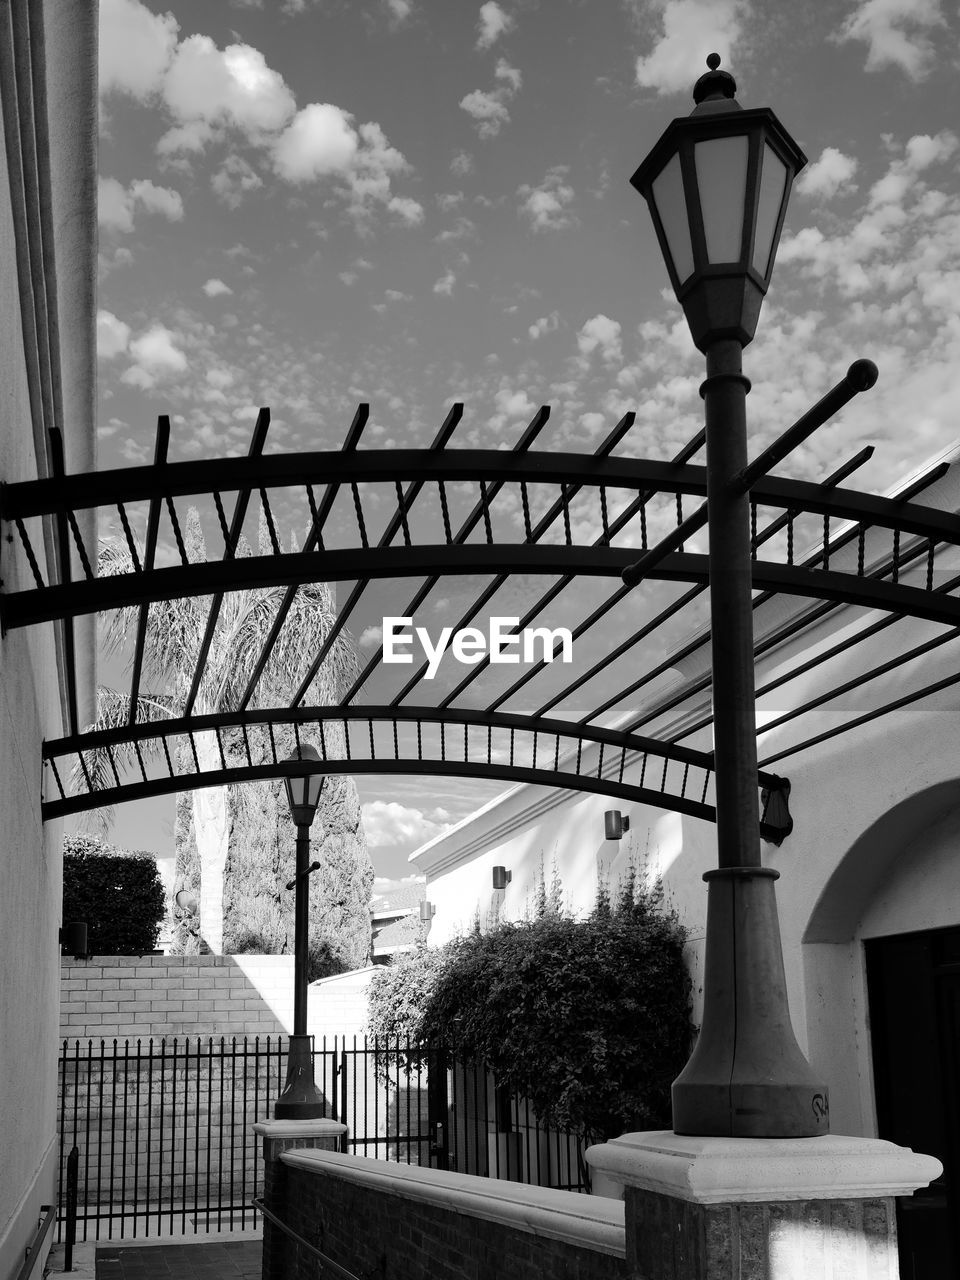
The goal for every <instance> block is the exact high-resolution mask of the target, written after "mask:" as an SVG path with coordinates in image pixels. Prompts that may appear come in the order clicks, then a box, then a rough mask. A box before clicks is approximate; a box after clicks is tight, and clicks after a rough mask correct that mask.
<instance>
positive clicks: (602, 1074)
mask: <svg viewBox="0 0 960 1280" xmlns="http://www.w3.org/2000/svg"><path fill="white" fill-rule="evenodd" d="M684 941H685V934H684V930H683V929H682V927H681V926H680V924H679V922H678V921H677V918H676V916H675V915H673V914H669V913H666V912H664V910H663V909H662V895H661V893H660V891H659V890H658V889H657V890H654V891H641V892H635V886H634V882H633V878H632V877H631V880H630V882H629V883H628V885H627V886H625V889H624V891H623V892H622V893H621V894H620V900H619V902H618V904H617V906H616V908H614V907H612V906H611V904H610V901H609V898H608V897H607V895H606V894H601V895H600V897H599V899H598V903H597V906H596V908H595V909H594V911H593V912H592V914H591V915H590V916H589V917H588V918H587V919H586V920H572V919H570V918H568V917H564V916H562V915H559V914H556V913H549V912H547V913H545V914H543V915H541V916H540V917H539V918H537V919H534V920H528V921H525V922H523V923H519V924H508V923H504V924H500V925H498V926H497V927H496V928H494V929H493V930H492V931H490V932H489V933H486V934H483V933H480V932H479V931H476V932H474V933H473V934H471V935H470V936H469V937H466V938H461V939H458V940H457V941H455V942H453V943H451V944H450V946H449V947H448V948H447V949H446V952H445V954H444V955H443V958H442V962H441V964H442V967H441V969H440V972H439V974H438V975H437V978H436V981H435V983H434V985H433V988H432V992H431V993H430V995H429V997H428V998H427V1000H426V1007H425V1009H424V1011H423V1015H422V1017H421V1018H420V1020H419V1022H418V1023H417V1024H416V1026H417V1034H418V1036H419V1038H420V1039H421V1040H422V1041H425V1042H431V1041H432V1042H433V1043H446V1044H447V1045H448V1046H449V1047H450V1049H451V1050H452V1051H453V1052H454V1053H455V1054H456V1055H457V1057H459V1058H461V1059H465V1060H468V1061H470V1060H472V1061H475V1062H480V1063H485V1064H486V1065H487V1066H488V1067H489V1068H490V1069H491V1070H492V1071H493V1072H494V1074H495V1077H496V1079H497V1081H498V1083H499V1084H500V1085H505V1086H507V1087H508V1088H510V1089H511V1090H513V1091H515V1092H517V1093H520V1094H523V1095H525V1096H526V1097H527V1098H528V1099H529V1100H530V1102H531V1103H532V1104H533V1106H534V1108H535V1110H536V1111H537V1113H538V1115H539V1117H540V1119H541V1120H542V1121H544V1122H545V1123H547V1124H549V1125H552V1126H554V1127H557V1128H574V1129H581V1130H583V1131H584V1132H585V1133H586V1134H587V1135H588V1136H590V1137H591V1138H593V1139H605V1138H609V1137H612V1136H615V1135H616V1134H619V1133H622V1132H624V1130H627V1129H637V1128H642V1129H649V1128H662V1127H666V1128H669V1126H670V1084H671V1082H672V1080H673V1079H674V1078H675V1077H676V1075H677V1074H678V1073H679V1071H680V1069H681V1068H682V1067H683V1065H684V1063H685V1061H686V1059H687V1055H688V1053H689V1048H690V1042H691V1036H692V1027H691V1022H690V979H689V976H688V974H687V971H686V968H685V966H684V963H683V945H684Z"/></svg>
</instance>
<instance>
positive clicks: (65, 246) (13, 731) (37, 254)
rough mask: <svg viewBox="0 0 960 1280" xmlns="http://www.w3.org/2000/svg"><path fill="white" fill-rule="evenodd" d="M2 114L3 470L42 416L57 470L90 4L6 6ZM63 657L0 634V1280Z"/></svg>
mask: <svg viewBox="0 0 960 1280" xmlns="http://www.w3.org/2000/svg"><path fill="white" fill-rule="evenodd" d="M45 19H46V21H45ZM0 113H2V120H3V133H4V145H3V147H2V149H0V297H2V298H3V299H4V306H3V308H2V309H0V480H3V481H7V482H11V481H16V480H25V479H33V478H35V477H37V476H38V475H40V476H42V475H46V474H48V473H49V465H50V464H49V452H48V441H49V434H48V433H49V431H50V429H51V428H54V427H57V428H59V429H61V430H62V433H63V438H64V445H65V453H66V458H67V466H68V467H69V468H78V467H87V466H89V465H90V463H91V460H92V458H93V449H94V443H93V442H94V435H93V414H92V406H93V387H94V367H93V352H94V323H93V322H94V316H93V306H94V288H95V258H96V255H95V242H96V202H95V196H94V193H95V183H96V6H95V5H89V4H84V3H80V2H79V0H56V3H48V4H44V3H41V2H40V0H29V2H26V3H23V4H17V5H13V4H11V3H5V4H3V5H0ZM58 267H59V270H58ZM29 533H30V537H31V539H32V540H33V544H34V547H35V548H36V549H37V552H38V555H39V557H40V559H41V562H43V561H44V560H45V561H46V565H45V566H44V567H45V568H46V567H47V566H49V562H50V556H51V554H52V540H51V539H45V537H44V533H43V531H42V530H41V529H40V528H39V527H38V526H37V524H36V522H31V525H30V526H29ZM0 554H2V568H0V576H2V577H3V581H4V588H5V590H7V591H12V590H16V589H17V587H18V586H20V585H23V584H26V583H30V582H32V577H31V576H30V569H29V567H28V565H27V563H26V560H25V558H24V556H23V553H22V551H21V550H20V548H19V545H18V543H17V542H16V541H15V542H11V543H6V542H4V543H3V545H2V549H0ZM76 635H77V650H78V653H79V654H82V655H84V656H85V661H84V662H83V663H82V664H81V666H82V668H83V672H82V674H81V678H80V689H79V702H80V714H81V716H82V715H84V714H86V713H89V709H90V697H91V694H92V689H93V674H94V673H93V662H94V646H93V645H92V629H91V628H90V627H84V626H79V627H78V628H77V632H76ZM62 672H63V650H62V647H61V644H60V642H59V640H58V639H57V637H56V636H55V633H54V630H53V628H48V627H44V628H37V629H34V630H30V631H27V632H14V633H9V634H7V635H6V636H4V637H3V639H2V641H0V761H2V762H3V764H2V766H0V815H2V823H3V827H2V830H3V835H2V839H0V884H2V886H3V890H2V894H0V974H2V981H0V1032H2V1034H0V1126H2V1129H0V1132H2V1136H3V1149H4V1161H3V1176H2V1177H0V1280H8V1278H9V1277H10V1276H12V1275H14V1274H15V1272H16V1271H17V1270H18V1269H19V1267H20V1265H21V1264H22V1262H23V1260H24V1252H25V1249H26V1248H27V1247H28V1246H29V1244H30V1242H31V1241H32V1239H33V1237H34V1235H35V1233H36V1230H37V1226H38V1223H39V1220H40V1216H41V1206H43V1205H49V1204H51V1203H55V1173H56V1065H57V1030H58V1028H57V1008H58V995H59V992H58V987H59V959H58V957H59V946H58V937H57V931H58V928H59V925H60V901H61V897H62V879H61V875H62V871H61V859H60V847H61V836H62V832H61V830H60V826H59V824H48V825H47V826H46V827H44V825H43V824H42V822H41V817H40V802H41V788H42V778H41V759H40V750H41V743H42V741H43V739H44V737H55V736H59V735H60V734H62V733H63V731H64V720H63V713H64V700H63V696H62Z"/></svg>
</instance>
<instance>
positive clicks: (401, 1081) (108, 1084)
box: [59, 1037, 587, 1240]
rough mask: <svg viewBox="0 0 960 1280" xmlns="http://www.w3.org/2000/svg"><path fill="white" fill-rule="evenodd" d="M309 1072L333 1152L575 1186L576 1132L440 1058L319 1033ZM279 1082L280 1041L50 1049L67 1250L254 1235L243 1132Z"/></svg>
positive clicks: (249, 1130)
mask: <svg viewBox="0 0 960 1280" xmlns="http://www.w3.org/2000/svg"><path fill="white" fill-rule="evenodd" d="M314 1073H315V1079H316V1082H317V1087H318V1088H319V1090H320V1091H321V1093H322V1094H323V1097H324V1100H325V1103H326V1115H327V1116H328V1117H329V1118H330V1119H333V1120H339V1121H341V1122H342V1123H343V1124H345V1125H346V1126H347V1132H346V1134H345V1136H344V1138H343V1140H342V1149H343V1150H344V1151H347V1152H352V1153H355V1154H357V1155H362V1156H371V1157H376V1158H378V1159H381V1160H395V1161H399V1162H402V1163H407V1164H422V1165H430V1166H433V1167H435V1168H441V1169H456V1170H459V1171H461V1172H464V1173H473V1174H479V1175H481V1176H486V1177H493V1178H507V1179H510V1180H513V1181H518V1182H527V1183H532V1184H534V1185H539V1186H552V1187H564V1188H567V1189H569V1190H576V1191H582V1190H586V1189H587V1188H586V1185H585V1171H584V1162H583V1152H582V1145H583V1144H582V1141H581V1139H580V1137H579V1135H577V1134H573V1133H560V1132H557V1131H555V1130H548V1129H546V1128H544V1127H543V1126H541V1125H540V1123H539V1121H538V1120H537V1117H536V1116H535V1114H534V1113H533V1111H532V1109H531V1108H530V1107H529V1106H528V1105H527V1104H526V1103H525V1101H524V1100H523V1099H522V1098H518V1097H516V1096H513V1095H511V1094H509V1093H508V1092H507V1091H506V1090H503V1089H498V1088H497V1087H496V1084H495V1081H494V1080H493V1079H492V1077H491V1076H490V1075H489V1074H488V1073H486V1072H484V1071H482V1070H477V1069H476V1068H474V1067H472V1066H469V1065H466V1064H463V1063H459V1062H455V1061H454V1060H453V1059H452V1058H451V1056H450V1054H449V1053H448V1052H447V1051H446V1050H445V1049H443V1048H430V1049H425V1050H420V1051H416V1052H415V1051H414V1050H413V1049H412V1047H411V1046H410V1045H409V1044H408V1043H404V1042H402V1041H400V1040H395V1039H392V1038H391V1039H389V1040H385V1039H380V1040H373V1039H366V1038H359V1037H354V1038H352V1040H349V1041H348V1040H345V1039H344V1040H340V1039H336V1038H335V1039H333V1040H332V1041H328V1040H327V1039H326V1038H325V1039H324V1040H323V1041H321V1042H319V1043H317V1044H316V1045H315V1051H314ZM285 1074H286V1041H285V1040H284V1039H283V1038H281V1037H277V1038H271V1037H266V1038H265V1039H261V1038H260V1037H257V1038H256V1039H253V1040H248V1039H242V1040H240V1039H236V1038H234V1039H231V1040H227V1039H225V1038H220V1039H213V1038H207V1039H206V1040H201V1039H196V1040H177V1039H175V1040H172V1041H166V1040H160V1041H153V1040H148V1041H146V1042H144V1041H140V1040H138V1041H135V1042H131V1041H129V1040H125V1041H117V1040H113V1041H104V1040H101V1041H93V1040H88V1041H85V1042H81V1041H79V1040H78V1041H74V1042H72V1043H68V1042H66V1041H64V1043H63V1052H62V1056H61V1059H60V1079H59V1108H60V1187H61V1196H60V1198H61V1203H60V1206H59V1209H60V1215H59V1216H60V1223H61V1225H60V1228H59V1230H60V1232H61V1238H62V1235H63V1232H64V1231H65V1222H66V1216H67V1215H66V1208H67V1177H66V1168H67V1162H68V1159H69V1157H70V1154H71V1152H72V1151H73V1150H74V1149H75V1150H76V1157H75V1164H76V1177H75V1196H76V1223H77V1233H78V1234H77V1238H78V1239H82V1240H87V1239H91V1238H92V1239H98V1240H99V1239H104V1238H106V1239H119V1238H136V1237H138V1236H156V1235H168V1234H169V1235H173V1234H189V1233H192V1232H206V1231H220V1230H227V1229H231V1228H235V1227H240V1228H243V1227H249V1226H253V1225H256V1224H257V1222H258V1218H259V1215H258V1213H257V1212H256V1210H254V1209H252V1208H251V1207H250V1204H251V1201H252V1200H253V1199H254V1198H255V1197H258V1196H259V1195H260V1193H261V1190H262V1187H261V1175H262V1170H261V1162H260V1152H259V1149H258V1143H257V1139H256V1135H255V1134H254V1132H253V1126H254V1124H255V1122H256V1121H258V1120H265V1119H268V1118H270V1117H271V1116H272V1114H273V1104H274V1102H275V1101H276V1098H277V1096H278V1094H279V1093H280V1091H281V1088H282V1086H283V1081H284V1078H285ZM73 1194H74V1192H72V1191H71V1196H72V1195H73Z"/></svg>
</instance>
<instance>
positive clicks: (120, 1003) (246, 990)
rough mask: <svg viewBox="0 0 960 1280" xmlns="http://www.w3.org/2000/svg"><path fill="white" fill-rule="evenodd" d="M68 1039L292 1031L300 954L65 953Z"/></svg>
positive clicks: (63, 1009)
mask: <svg viewBox="0 0 960 1280" xmlns="http://www.w3.org/2000/svg"><path fill="white" fill-rule="evenodd" d="M60 978H61V981H60V1039H61V1040H68V1041H72V1040H87V1039H92V1040H100V1039H101V1038H102V1039H104V1040H107V1041H111V1040H114V1039H116V1040H120V1041H121V1042H122V1041H124V1040H130V1041H131V1044H132V1043H134V1042H135V1041H136V1040H137V1039H141V1040H144V1041H145V1040H149V1039H150V1038H151V1037H153V1038H154V1039H161V1038H164V1037H165V1038H168V1039H172V1038H173V1037H174V1036H177V1037H181V1038H182V1037H184V1036H188V1037H191V1038H193V1037H197V1036H200V1037H202V1038H206V1037H208V1036H214V1037H216V1038H218V1039H219V1037H220V1036H225V1037H226V1038H227V1039H228V1040H230V1039H232V1037H234V1036H236V1037H237V1038H238V1039H239V1038H242V1037H243V1036H268V1035H269V1036H277V1035H286V1034H287V1033H288V1032H289V1031H290V1030H291V1028H292V1025H293V956H254V955H242V956H212V955H210V956H93V957H91V958H90V959H89V960H74V959H73V958H72V957H66V956H64V957H63V959H62V961H61V967H60Z"/></svg>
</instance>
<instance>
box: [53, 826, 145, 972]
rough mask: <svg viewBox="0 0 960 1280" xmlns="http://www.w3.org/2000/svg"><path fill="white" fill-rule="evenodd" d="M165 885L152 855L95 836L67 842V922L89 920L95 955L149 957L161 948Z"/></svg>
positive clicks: (89, 945) (91, 948) (89, 944)
mask: <svg viewBox="0 0 960 1280" xmlns="http://www.w3.org/2000/svg"><path fill="white" fill-rule="evenodd" d="M164 905H165V904H164V893H163V883H162V881H161V879H160V874H159V872H158V871H157V864H156V863H155V862H154V860H153V857H152V855H151V854H149V853H134V852H131V851H129V850H126V849H117V848H114V847H113V846H112V845H108V844H104V842H103V841H102V840H99V839H97V837H96V836H90V835H85V834H80V835H73V836H67V837H66V839H65V840H64V842H63V921H64V923H67V922H69V921H73V920H84V921H86V924H87V948H88V950H89V952H90V954H91V955H97V956H127V955H144V954H145V953H146V952H148V951H152V950H153V949H154V947H155V946H156V945H157V936H158V934H159V931H160V922H161V921H162V920H163V916H164Z"/></svg>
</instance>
